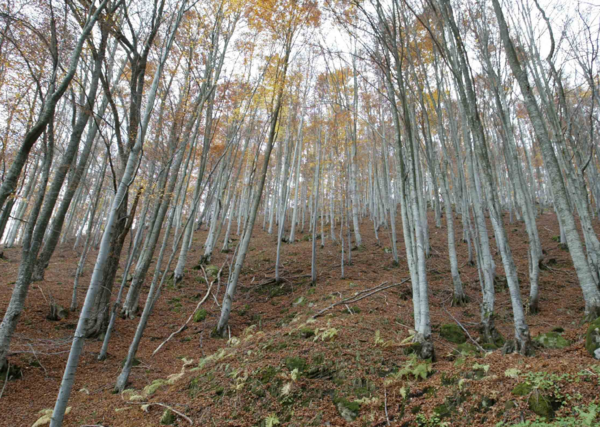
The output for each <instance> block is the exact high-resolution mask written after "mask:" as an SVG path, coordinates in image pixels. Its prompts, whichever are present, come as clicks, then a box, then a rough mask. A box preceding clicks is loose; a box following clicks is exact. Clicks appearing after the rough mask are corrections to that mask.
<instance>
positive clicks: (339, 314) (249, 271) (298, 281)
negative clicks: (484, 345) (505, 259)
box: [0, 214, 600, 426]
mask: <svg viewBox="0 0 600 427" xmlns="http://www.w3.org/2000/svg"><path fill="white" fill-rule="evenodd" d="M505 220H507V221H508V215H507V216H506V218H505ZM430 221H431V223H430V241H431V243H432V247H431V257H430V258H429V259H428V261H427V267H428V270H429V274H428V277H429V281H430V303H431V317H432V324H433V328H434V344H435V350H436V356H437V358H436V360H435V361H434V362H433V363H432V365H431V373H429V376H428V378H426V379H423V380H417V379H414V378H413V376H412V375H408V378H407V377H406V376H404V377H401V376H400V375H399V374H397V372H398V370H401V369H402V368H403V367H405V366H406V364H407V361H409V360H410V356H407V355H406V354H405V353H406V349H407V348H408V347H407V344H406V342H404V343H403V341H404V340H406V339H407V338H409V337H410V334H411V325H412V323H413V322H412V299H411V298H410V283H409V282H406V283H404V284H402V285H399V286H396V287H392V288H390V289H387V290H385V291H382V292H379V293H377V294H374V295H372V296H370V297H368V298H365V299H362V300H360V301H358V302H356V303H352V305H348V306H346V305H344V304H342V305H339V306H336V307H335V308H333V309H331V310H329V311H327V312H326V313H325V315H323V316H320V317H318V318H317V319H316V321H315V322H314V323H311V322H309V323H307V320H308V319H309V318H310V316H311V315H312V314H315V313H317V312H318V311H320V310H321V309H323V308H325V307H327V306H329V305H331V304H332V303H335V302H336V301H340V300H341V299H342V298H346V297H349V296H351V295H352V294H353V293H355V292H357V291H360V290H363V289H367V288H372V287H374V286H377V285H379V284H382V283H384V282H387V283H389V284H393V283H398V282H400V281H402V280H403V279H406V278H409V273H408V268H407V266H406V262H405V261H403V259H404V258H403V253H404V243H403V242H402V239H401V238H400V237H399V240H400V241H399V242H398V248H399V250H400V256H401V262H400V265H399V266H394V265H393V263H392V255H391V253H389V246H390V244H389V234H388V231H387V230H385V229H380V230H379V237H380V239H381V244H378V242H377V241H376V239H375V235H374V231H373V226H372V223H370V222H369V221H367V220H364V221H363V223H362V228H361V233H362V234H363V239H364V248H358V249H356V250H353V251H352V253H351V255H352V264H351V265H346V266H345V278H344V279H341V278H340V246H339V244H336V243H332V242H331V240H330V239H329V235H328V236H327V239H326V242H325V247H324V248H320V241H319V246H318V258H317V259H318V273H319V274H318V281H317V284H316V286H314V287H312V286H311V284H310V276H309V275H310V254H311V242H310V240H309V238H308V232H307V233H306V234H304V233H299V234H298V238H299V241H298V242H296V243H295V244H293V245H289V244H283V245H282V250H283V255H282V259H283V260H284V261H283V270H282V271H283V277H284V281H283V282H282V283H281V284H274V283H272V282H270V281H269V279H271V278H273V277H274V262H275V251H276V241H275V239H276V237H275V236H272V235H269V234H267V233H265V232H264V231H263V230H262V229H260V226H258V227H257V229H256V230H255V232H254V236H253V239H252V241H251V247H250V251H249V254H248V257H247V258H246V263H245V267H244V270H243V275H242V277H241V281H240V288H239V292H238V294H237V296H236V300H235V303H234V308H233V311H232V315H231V320H230V326H231V331H230V334H231V337H233V338H232V339H231V340H228V339H223V338H214V337H211V331H212V329H213V328H214V326H215V323H216V321H217V319H218V316H219V312H220V309H219V307H218V306H217V304H216V302H215V299H214V298H212V297H209V299H207V301H206V302H205V303H204V305H203V308H205V309H206V310H207V314H208V315H207V316H206V319H204V320H203V321H201V322H191V323H190V325H189V327H188V328H187V329H186V330H184V331H183V332H182V333H180V334H179V335H177V336H176V337H175V338H173V339H172V340H171V341H170V342H169V343H167V344H166V345H165V346H164V347H163V348H162V349H161V351H160V352H158V354H156V355H155V356H152V355H151V354H152V352H153V351H154V350H155V349H156V347H157V346H158V345H159V344H160V343H161V342H162V341H163V340H165V339H166V338H167V337H168V336H169V335H170V334H171V333H172V332H174V331H175V330H177V329H178V328H179V327H180V326H181V325H182V324H183V323H184V322H185V321H186V319H187V318H188V317H189V316H190V314H191V313H192V312H193V310H194V308H195V307H196V305H197V303H198V300H199V298H202V297H203V296H204V294H205V293H206V288H207V285H206V283H205V281H204V280H203V277H204V276H203V273H202V271H200V270H195V269H193V268H192V267H193V264H194V263H195V262H196V261H197V260H198V259H199V258H200V256H201V255H202V254H203V251H202V243H203V242H204V239H205V236H206V231H199V232H197V233H196V234H195V238H194V246H193V248H192V250H191V252H190V256H189V257H188V259H189V262H188V264H189V268H188V270H187V271H186V276H185V278H184V280H183V281H182V282H181V283H179V284H178V285H173V284H170V285H169V286H167V287H166V288H165V289H164V290H163V292H162V295H161V299H160V301H159V302H158V303H157V305H156V307H155V309H154V313H153V315H152V317H151V319H150V322H149V325H148V327H147V329H146V332H145V334H144V338H143V340H142V342H141V346H140V349H139V352H138V359H139V361H140V364H139V365H138V366H136V367H135V368H134V369H133V372H132V375H131V377H130V380H131V385H130V386H129V388H130V389H135V392H132V393H125V394H123V395H119V394H113V392H112V389H113V386H114V383H115V380H116V378H117V375H118V374H119V371H120V368H121V363H122V361H123V360H124V359H125V356H126V353H127V349H128V345H129V343H130V341H131V338H132V336H133V333H134V331H135V327H136V326H137V322H138V320H139V318H138V319H135V320H123V319H120V318H119V319H118V320H117V324H116V329H115V332H114V336H113V339H112V341H111V344H110V348H109V357H108V359H107V360H105V361H97V360H96V356H97V354H98V352H99V350H100V346H101V341H98V340H90V341H89V342H87V343H86V346H85V349H84V354H83V356H82V358H81V362H80V365H79V368H78V371H77V377H76V381H75V386H74V388H73V393H72V396H71V399H70V402H69V406H71V407H72V411H71V412H70V413H69V414H68V415H67V416H66V417H65V423H64V425H66V426H81V425H102V426H156V425H159V423H160V422H159V420H160V418H161V416H162V414H163V411H164V410H165V408H164V407H163V406H160V405H152V406H150V407H148V408H145V407H143V406H142V405H143V404H146V403H162V404H164V405H168V406H170V407H172V408H174V409H175V410H177V411H179V412H181V413H183V414H185V415H186V416H187V417H189V418H190V419H192V420H193V422H194V425H201V426H204V425H214V426H254V425H268V421H266V419H267V417H269V416H274V417H276V418H277V419H278V421H279V423H280V424H277V423H275V424H273V425H288V426H304V425H329V426H342V425H356V426H363V425H364V426H385V425H386V424H387V421H386V413H387V419H388V420H389V422H390V425H398V426H418V425H431V426H434V425H439V424H434V422H435V421H431V417H432V416H434V414H435V413H436V412H437V414H438V415H439V416H440V417H441V418H442V421H444V422H447V423H448V424H447V425H452V426H467V425H473V426H476V425H482V426H484V425H485V426H494V425H496V424H497V423H498V422H501V421H505V422H506V423H507V425H511V424H513V423H517V422H519V421H521V420H527V419H534V418H535V414H534V413H533V412H532V411H531V410H529V408H528V399H529V397H530V395H531V393H529V394H526V395H524V396H515V395H513V394H512V393H511V391H512V390H513V388H514V387H515V386H516V385H517V384H519V383H522V382H523V381H524V380H525V379H526V375H527V373H531V372H533V373H535V372H546V373H548V375H547V377H548V378H554V379H551V380H550V382H551V385H550V386H548V385H547V384H546V385H545V389H544V390H545V392H551V393H552V394H553V396H554V397H556V399H557V400H560V401H561V403H562V406H560V408H559V407H558V406H557V407H556V408H555V409H556V416H557V417H560V416H568V415H575V414H576V413H575V412H574V408H575V407H578V406H580V407H585V406H586V405H589V404H590V403H591V402H593V401H594V399H596V402H597V399H598V396H599V395H600V381H599V378H600V377H599V373H600V370H595V369H594V367H595V366H597V362H596V361H595V360H594V359H592V358H591V357H590V356H589V355H588V354H587V353H586V351H585V348H584V340H583V336H584V333H585V330H586V327H585V325H584V324H582V322H581V319H582V317H583V299H582V296H581V291H580V288H579V286H578V281H577V277H576V275H575V272H574V270H573V267H572V264H571V261H570V258H569V254H568V252H567V251H566V250H564V249H561V247H560V245H559V243H558V242H556V241H555V240H553V237H555V236H557V235H558V224H557V221H556V218H555V216H554V215H553V214H543V215H541V216H540V217H539V219H538V228H539V233H540V238H541V239H542V245H543V248H544V250H545V260H544V261H545V265H546V268H545V269H544V270H542V272H541V277H540V289H541V291H540V294H541V300H540V308H541V312H540V313H539V314H537V315H528V316H527V322H528V324H529V326H530V328H531V334H532V336H537V335H538V334H540V333H545V332H550V331H552V330H553V329H554V328H557V327H560V328H563V329H564V332H562V333H561V335H562V336H563V337H564V338H566V339H567V340H569V341H570V342H571V344H570V345H569V346H568V347H566V348H564V349H560V350H550V349H546V348H541V347H540V348H537V349H536V355H535V357H522V356H519V355H507V356H503V355H502V354H501V351H499V350H497V351H493V352H491V353H489V354H488V355H487V356H486V357H483V356H477V355H469V356H461V355H456V354H453V352H454V353H455V349H456V347H457V345H456V344H453V343H451V342H449V341H447V340H446V339H444V338H442V337H441V336H440V335H439V331H440V327H441V325H442V324H453V323H455V322H454V320H453V319H452V317H451V316H450V314H449V313H451V314H452V316H454V317H455V318H456V319H457V320H458V321H459V322H460V323H461V324H462V325H464V326H465V327H466V328H467V329H468V331H469V333H470V335H471V336H472V337H473V338H474V339H475V340H477V339H478V337H479V335H480V334H479V331H478V326H477V323H478V321H479V301H480V299H481V298H480V294H481V292H480V284H479V279H478V272H477V268H476V267H474V266H471V265H468V264H467V263H466V261H467V245H466V244H464V243H463V242H459V243H458V252H459V264H460V265H461V277H462V280H463V282H464V285H465V290H466V292H467V294H468V296H469V298H470V302H469V303H468V304H467V305H466V306H463V307H452V306H451V301H452V280H451V276H450V266H449V262H448V256H447V252H448V251H447V243H446V230H445V226H443V227H442V228H440V229H438V228H436V227H435V224H434V222H433V218H430ZM257 222H258V223H261V221H257ZM456 228H457V236H460V235H461V234H458V233H460V232H461V225H460V223H459V221H457V222H456ZM327 230H328V228H326V232H327ZM490 230H491V228H490ZM305 231H307V230H305ZM507 231H508V232H509V237H510V243H511V248H512V250H513V254H514V257H515V261H516V263H517V265H518V270H519V279H520V282H521V291H522V295H523V300H524V302H525V301H526V297H527V295H528V291H529V290H528V267H527V234H526V232H525V229H524V225H523V224H522V223H517V222H515V223H512V224H509V223H508V222H507ZM234 237H237V236H234ZM305 237H306V238H305ZM492 242H493V239H492ZM71 246H72V245H64V246H63V247H61V248H59V249H57V252H56V254H55V255H54V257H53V258H52V260H51V262H50V266H49V268H48V270H47V274H46V280H45V281H43V282H35V283H33V284H32V286H31V288H30V290H29V296H28V299H27V304H26V309H25V311H24V313H23V315H22V317H21V320H20V322H19V326H18V328H17V333H16V336H15V338H14V340H13V345H12V347H11V356H10V358H9V361H10V363H11V365H13V366H15V365H16V366H18V367H20V368H21V369H22V378H20V379H14V380H10V381H8V382H7V383H6V387H5V389H4V392H3V395H2V398H1V399H0V408H1V416H0V425H2V426H31V425H32V424H33V423H34V422H35V421H36V420H37V419H38V418H39V417H40V415H39V414H38V412H39V411H40V410H43V409H46V408H52V407H53V405H54V401H55V399H56V394H57V392H58V387H59V385H60V380H61V376H62V373H63V369H64V365H65V362H66V358H67V355H68V351H69V348H70V339H71V338H72V334H73V331H74V328H75V326H76V324H77V316H76V314H73V313H71V314H70V316H69V317H68V318H66V319H64V320H61V321H50V320H47V319H46V316H47V314H48V313H49V301H50V300H52V299H53V300H55V301H56V302H57V303H58V304H60V305H62V306H64V307H68V306H69V302H70V298H71V292H72V289H71V288H72V282H73V274H74V272H75V269H76V266H77V260H78V253H77V252H76V251H73V250H72V248H71ZM217 247H219V248H220V246H217ZM124 252H125V251H124ZM4 256H5V257H6V258H7V259H1V260H0V271H1V272H2V274H1V277H0V309H1V310H2V311H0V314H2V315H3V314H4V309H5V307H6V306H7V304H8V301H9V299H10V295H11V292H12V288H13V286H12V285H13V283H14V281H15V280H16V275H17V270H18V266H19V258H20V248H14V249H8V250H5V251H4ZM231 256H232V253H229V254H224V253H220V252H217V253H216V254H215V256H214V258H213V260H212V263H213V264H214V265H216V266H218V267H220V266H221V265H223V263H225V262H226V260H227V259H228V258H229V259H231ZM495 256H496V264H497V273H498V275H499V276H502V275H503V269H502V263H501V260H500V258H499V254H498V253H496V254H495ZM94 261H95V252H94V253H91V254H90V256H89V257H88V266H87V268H86V271H85V275H84V276H83V277H82V279H81V281H80V283H81V284H82V285H87V282H88V281H89V277H90V274H91V270H92V267H93V263H94ZM223 271H224V277H223V278H222V280H221V283H222V284H223V285H222V286H220V288H219V289H217V285H215V287H213V293H214V294H215V296H217V295H216V292H217V290H218V291H219V295H218V300H219V301H220V299H221V298H222V295H223V291H224V284H225V283H226V276H227V272H228V269H227V267H225V268H224V270H223ZM149 276H150V275H149ZM150 280H151V279H149V280H147V282H148V283H149V282H150ZM116 287H118V284H117V285H116ZM79 297H80V306H81V304H82V303H83V299H84V297H85V289H82V290H81V291H80V293H79ZM301 297H302V299H300V298H301ZM496 298H497V299H496V325H497V327H498V329H499V331H500V332H501V334H502V335H503V336H504V337H505V338H507V339H509V338H510V337H511V336H512V335H513V333H512V323H511V319H512V311H511V304H510V299H509V296H508V291H507V289H506V285H505V284H503V283H502V281H501V280H500V281H499V282H498V286H497V294H496ZM315 329H316V331H315ZM377 331H379V333H378V332H377ZM315 332H316V335H313V334H315ZM376 337H377V338H378V340H376ZM215 354H216V356H212V357H209V356H211V355H215ZM184 358H186V359H193V363H191V364H190V365H188V366H187V367H186V368H185V372H184V373H183V375H181V376H180V378H172V380H171V383H172V384H164V385H162V386H160V387H158V390H157V391H156V392H155V393H153V394H152V395H150V396H147V395H144V394H142V390H143V389H144V387H146V386H148V385H150V384H152V383H153V381H155V380H157V379H163V380H166V379H167V378H168V377H169V375H172V374H177V373H179V372H180V371H181V370H182V366H183V364H184V361H183V359H184ZM203 358H204V359H203ZM291 358H295V359H291ZM201 360H202V363H201V365H202V367H201V368H198V364H199V362H200V361H201ZM415 363H417V364H418V362H415ZM474 364H479V365H480V366H487V368H483V367H482V368H479V369H477V368H473V365H474ZM295 369H297V370H295ZM508 369H513V370H518V373H516V374H515V376H517V378H511V377H508V376H506V371H507V370H508ZM510 372H514V371H510ZM586 372H588V373H589V374H586ZM550 374H558V375H562V377H560V378H558V377H550ZM533 375H535V374H533ZM537 375H538V377H540V376H542V375H544V374H537ZM155 384H158V383H156V382H155ZM2 385H3V384H0V387H1V386H2ZM534 393H535V391H534ZM132 395H139V397H138V398H136V399H137V401H135V402H134V401H130V398H131V396H132ZM136 399H134V400H136ZM355 400H358V401H359V403H354V405H352V404H350V405H349V406H350V407H351V409H352V408H358V407H359V408H360V409H359V411H357V412H358V414H357V417H356V419H355V421H353V422H349V421H346V420H344V418H342V416H340V411H339V410H338V409H339V408H340V407H341V406H344V405H345V404H346V403H345V402H346V401H348V402H353V401H355ZM340 402H341V403H340ZM509 402H510V403H509ZM442 404H445V406H444V407H442V406H440V405H442ZM336 405H337V406H336ZM143 408H145V409H146V411H144V410H143ZM444 408H446V409H447V411H446V410H444ZM434 409H436V412H434ZM425 417H426V418H428V419H429V420H430V421H429V422H430V423H431V424H423V423H424V422H425V421H423V420H424V419H425ZM274 419H275V418H271V420H272V421H273V420H274ZM417 420H419V421H417ZM261 423H262V424H261ZM419 423H421V424H419ZM175 425H179V426H184V425H189V423H188V422H187V421H186V420H185V419H183V418H182V417H176V420H175ZM582 425H583V424H582Z"/></svg>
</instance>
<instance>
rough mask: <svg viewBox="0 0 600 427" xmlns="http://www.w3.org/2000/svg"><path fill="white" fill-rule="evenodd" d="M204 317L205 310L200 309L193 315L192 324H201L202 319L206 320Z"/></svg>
mask: <svg viewBox="0 0 600 427" xmlns="http://www.w3.org/2000/svg"><path fill="white" fill-rule="evenodd" d="M206 315H207V312H206V310H205V309H203V308H201V309H200V310H198V311H196V312H195V313H194V322H202V321H203V320H204V319H206Z"/></svg>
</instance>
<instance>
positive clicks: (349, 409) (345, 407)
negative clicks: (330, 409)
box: [334, 398, 360, 423]
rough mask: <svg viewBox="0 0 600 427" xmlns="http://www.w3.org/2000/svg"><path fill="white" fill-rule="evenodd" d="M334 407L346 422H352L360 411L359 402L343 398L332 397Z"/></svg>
mask: <svg viewBox="0 0 600 427" xmlns="http://www.w3.org/2000/svg"><path fill="white" fill-rule="evenodd" d="M334 403H335V407H336V409H337V410H338V413H339V414H340V416H341V417H342V418H343V419H344V420H346V421H347V422H349V423H350V422H352V421H354V420H355V419H356V417H358V413H359V412H360V404H358V403H357V402H350V401H348V400H346V399H344V398H337V399H334Z"/></svg>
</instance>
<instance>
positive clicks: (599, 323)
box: [585, 317, 600, 360]
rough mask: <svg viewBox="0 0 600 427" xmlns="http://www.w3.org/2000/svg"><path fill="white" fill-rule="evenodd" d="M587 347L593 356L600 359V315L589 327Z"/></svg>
mask: <svg viewBox="0 0 600 427" xmlns="http://www.w3.org/2000/svg"><path fill="white" fill-rule="evenodd" d="M585 349H586V350H587V351H588V353H589V354H590V355H591V356H592V357H593V358H595V359H597V360H600V317H599V318H597V319H596V320H594V321H593V322H592V323H590V326H589V327H588V330H587V332H586V334H585Z"/></svg>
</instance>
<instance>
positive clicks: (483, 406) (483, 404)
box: [477, 396, 496, 412]
mask: <svg viewBox="0 0 600 427" xmlns="http://www.w3.org/2000/svg"><path fill="white" fill-rule="evenodd" d="M495 404H496V399H492V398H491V397H487V396H483V397H482V398H481V401H479V404H478V405H477V411H479V412H487V411H489V409H490V408H491V407H492V406H494V405H495Z"/></svg>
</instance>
